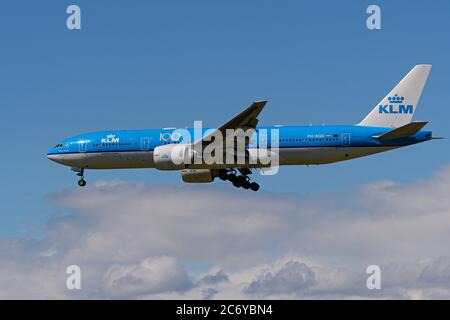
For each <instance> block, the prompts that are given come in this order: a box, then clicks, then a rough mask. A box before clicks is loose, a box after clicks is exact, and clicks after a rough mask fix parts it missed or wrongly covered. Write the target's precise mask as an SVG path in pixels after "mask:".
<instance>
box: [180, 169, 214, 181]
mask: <svg viewBox="0 0 450 320" xmlns="http://www.w3.org/2000/svg"><path fill="white" fill-rule="evenodd" d="M181 178H182V179H183V181H184V182H187V183H207V182H212V181H213V180H214V176H213V174H212V172H211V170H209V169H184V170H181Z"/></svg>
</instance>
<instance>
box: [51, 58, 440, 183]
mask: <svg viewBox="0 0 450 320" xmlns="http://www.w3.org/2000/svg"><path fill="white" fill-rule="evenodd" d="M430 70H431V65H429V64H421V65H416V66H414V67H413V68H412V69H411V71H410V72H409V73H408V74H407V75H406V76H405V77H404V78H403V79H402V80H401V81H400V82H399V83H398V84H397V85H396V86H395V87H394V88H393V89H392V90H391V91H390V92H389V93H388V94H387V95H386V96H385V97H384V98H383V99H382V100H381V101H380V102H379V103H378V104H377V105H375V107H374V108H373V109H372V111H371V112H370V113H369V114H368V115H367V116H366V117H365V118H364V119H363V120H362V121H361V122H359V123H357V124H355V125H334V126H325V125H321V126H312V125H309V126H257V124H258V121H259V120H258V116H259V114H260V113H261V111H262V110H263V108H264V106H265V105H266V101H256V102H254V103H252V104H251V105H250V106H249V107H248V108H246V109H245V110H244V111H242V112H241V113H239V114H238V115H237V116H235V117H234V118H232V119H231V120H230V121H228V122H226V123H225V124H223V125H222V126H220V127H219V128H217V129H214V128H208V129H202V131H201V133H200V137H199V139H196V140H195V139H194V141H192V142H191V140H186V141H185V142H183V140H182V139H180V135H179V134H178V133H176V132H177V131H176V130H177V129H176V128H163V129H152V130H115V131H101V132H93V133H87V134H82V135H78V136H75V137H72V138H69V139H64V140H62V141H61V142H59V143H58V144H57V145H56V146H55V147H53V148H52V149H50V150H49V152H48V153H47V158H48V159H50V160H52V161H54V162H56V163H58V164H62V165H65V166H69V167H71V168H72V170H73V171H75V172H76V173H77V175H78V176H79V180H78V185H79V186H81V187H84V186H85V185H86V180H85V178H84V171H85V169H130V168H156V169H159V170H178V171H180V172H181V178H182V180H183V181H184V182H188V183H208V182H213V181H214V180H215V179H216V178H219V179H221V180H224V181H230V182H231V183H232V184H233V186H235V187H238V188H240V187H241V188H243V189H251V190H253V191H258V190H259V185H258V183H256V182H252V181H251V180H250V177H249V175H250V174H251V173H252V172H253V171H254V170H264V169H267V167H270V166H272V164H271V163H270V162H269V164H267V163H264V164H263V163H262V162H263V161H262V160H261V159H256V161H249V158H252V157H253V158H254V157H256V158H258V154H259V153H258V151H259V150H262V149H263V147H264V148H266V150H272V147H273V149H274V150H275V153H276V155H277V157H278V158H277V163H276V165H277V166H284V165H320V164H328V163H333V162H338V161H345V160H350V159H355V158H359V157H365V156H369V155H373V154H376V153H380V152H385V151H389V150H393V149H397V148H401V147H405V146H409V145H413V144H416V143H420V142H424V141H428V140H431V139H439V138H435V137H433V136H432V132H431V131H427V130H422V129H423V127H424V126H425V125H426V124H427V122H424V121H412V118H413V115H414V112H415V111H416V107H417V104H418V102H419V98H420V96H421V94H422V90H423V88H424V85H425V83H426V81H427V78H428V75H429V72H430ZM239 129H242V131H243V130H252V134H253V135H255V134H258V133H259V132H263V131H265V132H268V133H267V135H266V137H265V141H261V140H262V139H259V140H257V141H256V142H255V141H252V136H247V137H246V139H245V146H244V148H243V149H244V150H242V149H240V151H237V150H236V146H235V144H233V145H232V146H231V147H230V146H228V145H227V146H225V143H224V142H223V141H222V142H221V143H222V144H223V145H224V147H225V153H227V152H229V151H230V149H232V151H235V152H238V153H239V152H240V153H241V155H242V156H243V158H245V159H246V160H245V161H244V162H239V163H238V162H237V161H235V160H236V157H235V158H233V159H234V160H233V161H232V162H227V163H210V162H208V163H207V162H206V161H205V160H201V161H199V162H194V163H193V162H190V161H187V160H186V159H187V158H189V159H191V160H192V157H193V152H192V151H191V152H187V151H186V150H188V149H189V150H192V149H194V150H196V149H195V148H197V147H198V146H200V151H201V150H204V148H205V146H202V143H204V144H205V145H206V146H207V145H209V144H210V143H211V141H213V140H212V139H208V138H211V135H214V134H222V135H223V136H225V137H226V136H227V134H228V132H229V130H231V131H236V130H239ZM273 130H276V134H275V133H272V131H273ZM186 131H187V132H188V133H190V134H192V133H193V131H194V129H193V128H187V129H186ZM218 142H220V140H218ZM222 150H223V149H222ZM185 151H186V152H185ZM269 152H271V151H269ZM178 153H179V156H177V154H178ZM194 153H195V152H194ZM174 154H175V155H174ZM271 155H273V153H271ZM266 157H267V153H266ZM175 158H177V160H178V161H177V162H176V161H175ZM175 162H176V163H175ZM269 169H270V168H269Z"/></svg>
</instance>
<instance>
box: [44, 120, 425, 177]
mask: <svg viewBox="0 0 450 320" xmlns="http://www.w3.org/2000/svg"><path fill="white" fill-rule="evenodd" d="M174 130H175V129H173V128H172V129H152V130H114V131H100V132H93V133H87V134H83V135H78V136H75V137H72V138H69V139H65V140H63V141H61V142H60V143H58V144H57V145H56V146H55V147H54V148H52V149H50V150H49V152H48V154H47V156H48V158H49V159H51V160H53V161H55V162H58V163H60V164H63V165H67V166H71V167H76V168H90V169H114V168H145V167H150V168H151V167H153V166H154V165H153V161H152V152H153V150H154V149H155V148H156V147H158V146H162V145H166V144H173V143H183V141H180V140H179V139H173V137H172V136H173V135H172V133H173V132H174ZM186 130H187V131H188V132H190V133H191V134H192V136H193V137H194V130H193V129H186ZM206 130H208V129H204V131H206ZM257 130H259V131H260V130H265V131H266V132H267V138H266V141H264V142H262V141H259V140H258V139H255V141H251V142H250V145H249V146H248V147H249V148H258V147H260V143H264V144H265V146H267V147H269V148H270V147H271V146H272V144H274V142H273V141H274V136H275V134H274V135H273V136H272V130H277V132H278V139H277V141H278V147H279V153H280V165H295V164H300V165H301V164H304V165H309V164H324V163H331V162H336V161H342V160H348V159H353V158H357V157H362V156H367V155H370V154H374V153H378V152H383V151H387V150H391V149H395V148H398V147H404V146H408V145H411V144H415V143H419V142H423V141H427V140H430V139H431V138H432V134H431V131H425V130H421V131H419V132H417V133H416V134H414V135H412V136H409V137H406V138H401V139H391V140H379V139H376V137H377V136H380V135H382V134H384V133H387V132H389V131H391V130H392V128H380V127H364V126H272V127H257ZM204 131H203V132H204Z"/></svg>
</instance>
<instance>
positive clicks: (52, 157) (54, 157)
mask: <svg viewBox="0 0 450 320" xmlns="http://www.w3.org/2000/svg"><path fill="white" fill-rule="evenodd" d="M47 159H49V160H52V161H53V162H56V163H60V162H61V156H60V155H59V154H50V153H49V154H47Z"/></svg>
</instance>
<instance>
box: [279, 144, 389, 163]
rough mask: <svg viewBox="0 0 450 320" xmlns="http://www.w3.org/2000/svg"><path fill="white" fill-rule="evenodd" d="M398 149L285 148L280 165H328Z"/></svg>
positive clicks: (282, 150)
mask: <svg viewBox="0 0 450 320" xmlns="http://www.w3.org/2000/svg"><path fill="white" fill-rule="evenodd" d="M395 148H397V147H317V148H283V149H281V150H280V154H279V157H280V165H310V164H326V163H332V162H338V161H344V160H350V159H354V158H359V157H364V156H368V155H371V154H375V153H379V152H384V151H388V150H392V149H395Z"/></svg>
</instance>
